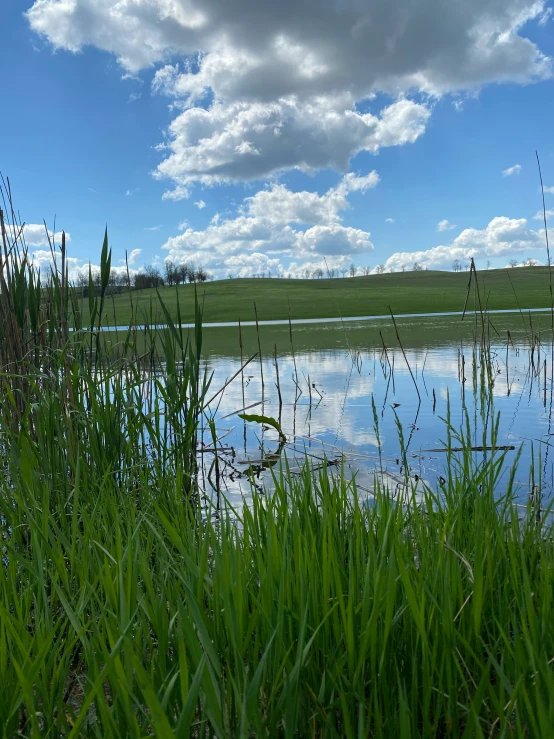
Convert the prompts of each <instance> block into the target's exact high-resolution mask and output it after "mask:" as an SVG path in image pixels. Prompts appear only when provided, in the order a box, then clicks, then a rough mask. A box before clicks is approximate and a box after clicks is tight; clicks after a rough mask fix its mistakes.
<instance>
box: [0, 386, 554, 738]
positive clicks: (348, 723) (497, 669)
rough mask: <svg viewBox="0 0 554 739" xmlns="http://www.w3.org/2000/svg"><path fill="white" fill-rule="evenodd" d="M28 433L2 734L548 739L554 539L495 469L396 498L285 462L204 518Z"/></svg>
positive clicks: (15, 496) (10, 487) (142, 475)
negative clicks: (516, 501) (257, 489)
mask: <svg viewBox="0 0 554 739" xmlns="http://www.w3.org/2000/svg"><path fill="white" fill-rule="evenodd" d="M124 392H125V391H124V390H123V388H120V389H119V390H118V392H117V393H116V397H115V398H114V400H113V402H114V406H115V407H117V406H118V405H119V400H118V398H117V396H119V395H121V394H122V393H123V394H124ZM104 402H106V399H104ZM46 410H47V408H46V407H45V408H44V411H45V412H46ZM51 410H52V409H50V411H51ZM50 418H51V415H50ZM106 418H107V417H106V416H105V415H101V414H100V411H99V410H95V411H94V413H93V414H91V418H90V420H89V421H88V422H86V426H85V427H84V428H83V431H85V429H86V430H88V431H89V432H91V431H92V430H93V428H98V429H104V430H105V429H106ZM42 423H44V424H45V426H48V427H49V428H52V427H54V428H56V429H57V430H58V432H61V430H62V429H61V419H60V418H59V417H55V420H54V421H52V420H48V419H47V417H46V415H45V416H44V419H43V421H42ZM131 436H132V434H131ZM40 438H41V435H40V434H39V441H36V440H33V439H32V438H31V436H30V435H29V434H27V433H25V432H24V433H23V434H20V437H19V443H18V445H17V450H16V449H12V454H11V456H10V465H9V470H10V476H9V482H8V480H7V479H6V478H4V479H3V481H2V489H1V496H0V501H1V515H2V520H3V523H4V531H3V558H4V567H3V573H2V575H3V576H2V580H1V583H0V666H1V670H2V684H1V687H0V726H1V727H2V730H3V734H2V735H3V736H5V737H12V736H23V737H47V736H52V737H53V736H66V737H67V736H68V737H81V736H82V737H137V739H138V737H144V736H152V735H153V736H157V737H160V739H162V738H163V739H166V738H167V737H171V736H175V737H183V739H184V738H186V737H191V736H192V737H200V736H201V737H215V736H217V737H220V738H221V737H233V738H234V737H253V736H271V737H281V736H282V737H307V736H316V737H384V738H388V737H391V736H395V737H396V736H397V737H402V738H404V737H405V738H406V739H407V738H408V737H431V736H433V737H435V736H437V737H490V736H492V737H508V736H510V737H511V736H516V737H547V736H549V735H550V733H549V732H550V731H551V727H552V726H553V725H554V673H553V669H552V658H553V656H554V578H553V577H552V573H553V571H554V546H553V536H554V530H553V528H552V523H551V517H550V516H548V515H547V516H545V517H543V518H542V519H541V522H540V523H539V524H537V518H536V511H535V510H534V509H533V507H532V506H531V505H530V506H529V508H528V509H527V510H524V511H523V518H520V517H519V515H518V512H517V511H516V509H515V508H514V506H513V505H512V490H511V484H510V483H509V482H507V494H506V495H505V497H504V498H503V499H502V500H500V501H498V500H495V491H496V488H497V485H498V479H499V476H500V475H501V474H502V473H503V474H504V475H508V476H509V475H510V474H512V475H513V474H514V471H513V470H512V471H511V473H510V471H509V470H508V469H506V468H505V466H504V462H503V458H502V457H501V456H499V457H497V458H492V459H489V461H488V462H487V463H486V464H485V465H481V464H478V463H475V462H474V461H473V460H472V455H471V453H470V452H469V451H466V452H465V454H462V455H460V456H458V457H454V456H452V457H450V458H449V460H448V465H449V470H450V474H449V475H448V479H447V482H446V484H445V486H444V489H443V490H442V491H440V493H437V494H436V495H435V494H433V492H432V491H427V492H426V494H425V496H424V499H423V501H422V502H419V503H416V501H415V499H412V498H411V497H410V496H409V495H408V496H407V499H406V505H405V506H404V507H403V506H401V505H398V504H395V503H394V502H393V500H392V499H391V498H390V497H389V495H388V494H387V493H386V492H385V491H382V492H381V493H378V495H377V498H376V502H375V505H374V506H372V507H367V506H364V505H363V502H362V501H360V500H359V499H358V497H357V495H356V488H355V485H354V484H352V483H347V482H346V481H345V480H343V479H340V478H339V479H337V480H336V481H332V480H330V479H329V478H328V477H327V475H326V474H323V475H322V474H317V473H313V472H312V471H311V470H310V469H309V468H308V467H307V468H306V470H305V472H304V474H303V475H302V476H301V477H300V478H294V477H292V476H289V475H288V473H287V472H286V470H285V471H284V472H283V473H282V475H281V476H280V477H279V478H278V479H277V484H276V490H275V492H274V494H273V495H272V496H271V497H265V496H262V495H259V494H257V493H254V494H253V498H252V506H251V508H244V509H243V510H241V511H238V512H235V511H232V510H231V509H229V508H225V507H224V509H223V510H222V511H221V512H220V513H219V515H218V517H217V518H216V519H212V518H211V517H210V516H208V517H207V518H202V517H201V515H200V514H201V511H200V510H199V509H198V508H197V507H196V506H195V505H194V503H193V502H192V501H191V499H190V498H187V497H186V496H185V495H184V490H183V485H182V480H183V474H184V473H185V469H186V468H183V467H182V465H181V464H179V463H177V464H174V463H172V462H171V461H170V462H169V464H168V466H167V467H166V468H165V469H164V468H163V467H162V466H159V465H157V464H155V463H154V464H153V465H149V464H147V461H146V457H143V456H142V455H141V454H140V453H139V452H138V451H137V452H135V453H133V454H132V455H131V456H130V457H128V462H129V464H123V465H118V466H113V464H111V463H110V456H109V455H107V454H106V453H105V451H104V448H102V447H95V446H93V445H91V446H89V447H86V445H85V443H84V442H85V440H84V439H83V440H82V441H83V449H82V452H83V453H84V456H83V462H82V464H81V465H80V466H77V468H76V469H71V470H70V474H69V475H67V474H63V469H62V468H61V466H60V463H61V462H62V460H64V459H65V460H66V461H67V457H66V454H67V452H66V450H63V449H59V450H57V449H56V448H55V447H54V448H52V449H50V453H49V455H48V456H47V457H45V456H44V452H45V451H46V450H45V449H44V447H42V442H41V441H40ZM453 441H454V444H453V445H456V446H458V445H459V444H460V443H463V440H462V442H460V440H459V439H453ZM466 448H468V447H467V443H466ZM127 453H129V451H128V452H127ZM112 458H113V455H112ZM512 479H513V478H512Z"/></svg>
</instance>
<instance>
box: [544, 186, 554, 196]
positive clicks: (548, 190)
mask: <svg viewBox="0 0 554 739" xmlns="http://www.w3.org/2000/svg"><path fill="white" fill-rule="evenodd" d="M544 191H545V192H548V193H550V194H551V195H554V187H545V188H544Z"/></svg>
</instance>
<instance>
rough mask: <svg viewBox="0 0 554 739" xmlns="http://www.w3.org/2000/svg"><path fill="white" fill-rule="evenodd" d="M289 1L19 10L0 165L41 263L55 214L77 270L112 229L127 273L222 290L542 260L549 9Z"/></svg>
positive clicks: (552, 85) (551, 203)
mask: <svg viewBox="0 0 554 739" xmlns="http://www.w3.org/2000/svg"><path fill="white" fill-rule="evenodd" d="M288 5H289V2H288V0H287V1H286V2H285V1H283V2H282V3H280V4H275V3H273V2H269V0H267V1H265V0H264V1H263V2H258V3H255V4H254V5H253V4H252V2H250V0H227V2H223V0H203V2H200V0H176V2H174V3H170V2H169V0H144V2H143V3H142V4H141V6H140V8H141V10H140V12H139V10H137V8H138V7H139V6H138V5H137V4H136V3H134V2H132V0H120V2H119V3H116V2H115V0H94V2H93V0H37V2H36V3H35V4H34V5H33V3H32V2H30V1H29V2H11V3H8V7H7V8H5V9H4V18H3V23H2V25H1V26H0V65H1V69H2V71H3V81H4V89H3V99H4V112H3V115H2V117H1V119H0V135H1V141H2V143H3V145H2V147H1V150H0V169H1V171H2V172H3V174H4V175H8V176H9V177H10V180H11V183H12V187H13V190H14V192H15V195H16V202H17V206H18V208H19V210H20V212H21V216H22V218H23V220H25V221H26V222H27V223H28V224H29V225H28V227H27V229H28V230H27V240H28V242H29V244H30V246H31V249H32V250H34V252H35V253H36V260H37V262H38V263H40V262H41V260H44V259H46V258H47V257H46V254H45V252H44V247H45V244H44V237H43V236H42V234H40V233H39V229H38V227H37V224H40V223H41V222H42V219H43V218H45V219H46V220H47V222H48V223H49V224H52V223H53V219H54V215H55V216H56V230H59V229H61V228H64V229H65V230H66V231H67V232H69V233H70V235H71V255H72V257H73V259H74V261H73V262H72V269H73V270H74V273H75V274H76V271H77V270H78V269H80V268H82V267H83V265H86V264H87V263H88V262H89V261H91V262H92V263H94V262H95V261H97V259H98V255H99V251H100V245H101V239H102V234H103V229H104V225H105V224H106V223H107V225H108V228H109V233H110V240H111V244H112V247H113V252H114V262H115V263H119V260H122V259H123V257H124V253H125V250H127V251H128V252H129V253H132V252H133V253H134V258H133V267H134V268H140V266H142V265H145V264H148V263H152V262H154V263H159V264H160V265H163V261H164V260H165V259H168V258H172V259H173V260H175V261H177V262H183V261H187V260H193V261H194V262H195V263H197V264H203V265H204V266H205V267H206V268H207V269H208V270H209V271H210V272H211V273H212V274H213V275H214V276H215V277H220V278H221V277H226V276H227V275H228V274H233V275H237V276H238V275H243V276H246V275H249V274H256V273H260V272H265V273H267V272H269V271H271V273H272V274H273V275H277V274H290V273H292V274H302V273H303V272H304V270H305V269H306V268H308V269H309V270H313V269H315V268H317V267H318V266H322V267H323V268H324V269H325V264H327V265H329V266H330V267H337V268H340V267H343V266H347V265H349V264H350V263H352V262H353V263H354V264H355V265H357V266H359V267H362V266H367V265H369V266H371V268H372V269H374V268H375V267H376V266H377V265H379V264H383V265H385V266H386V268H387V269H402V268H404V269H406V268H407V269H410V268H411V265H412V264H413V262H414V261H418V262H419V263H421V264H422V265H423V266H426V267H428V268H441V269H448V268H450V265H451V263H452V260H453V259H454V258H459V259H460V260H461V261H462V262H465V261H467V260H468V258H469V256H474V257H475V259H476V262H477V266H478V267H482V268H484V267H485V265H486V263H487V262H490V263H491V264H492V265H493V266H504V265H506V264H507V263H508V262H509V260H511V259H514V258H515V259H517V261H518V262H521V261H523V260H524V259H527V258H529V257H531V258H533V259H536V260H539V261H541V262H544V260H545V254H544V248H543V243H544V234H543V233H542V232H541V227H542V224H541V222H540V221H539V220H537V219H535V215H536V214H537V212H538V211H539V209H540V208H541V198H540V192H539V189H538V173H537V167H536V160H535V149H537V150H538V151H539V154H540V156H541V163H542V169H543V175H544V180H545V185H546V186H547V187H551V188H552V189H553V192H552V193H550V192H547V193H546V199H547V208H548V209H552V210H553V211H554V139H553V137H552V123H553V121H554V81H553V78H552V64H551V59H550V57H551V56H554V20H553V17H554V15H553V14H552V12H551V9H550V7H549V4H548V3H542V2H532V1H531V0H502V1H501V0H466V2H465V3H464V4H463V5H464V12H463V13H461V14H460V10H459V5H462V4H452V3H447V2H444V0H425V1H424V2H422V3H419V4H418V6H417V9H416V10H415V11H414V5H413V3H411V2H409V0H396V2H395V3H390V2H389V0H387V1H386V2H385V0H374V2H373V3H371V12H369V11H367V10H366V9H364V8H365V7H366V6H369V5H370V4H367V3H362V4H360V3H359V2H357V0H341V2H338V3H337V2H331V0H304V1H303V2H302V3H298V2H296V3H292V2H291V3H290V9H289V8H287V6H288ZM391 6H392V10H391ZM27 11H30V12H29V13H27ZM429 19H432V20H431V21H430V20H429ZM160 145H161V146H160ZM515 165H519V169H518V171H513V173H511V174H507V175H503V174H502V173H503V171H506V170H509V169H510V168H513V167H515ZM372 173H374V174H372ZM164 194H165V197H164ZM199 203H200V205H202V206H203V207H201V208H200V207H198V204H199ZM553 215H554V213H553ZM387 219H389V221H387ZM391 220H392V221H393V222H390V221H391ZM441 222H445V223H444V224H443V227H442V228H443V230H442V231H439V230H438V224H439V223H441ZM139 250H140V251H139Z"/></svg>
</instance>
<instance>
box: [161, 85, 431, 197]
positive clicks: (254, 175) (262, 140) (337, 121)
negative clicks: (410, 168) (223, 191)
mask: <svg viewBox="0 0 554 739" xmlns="http://www.w3.org/2000/svg"><path fill="white" fill-rule="evenodd" d="M429 115H430V113H429V110H428V109H427V108H426V107H425V106H424V105H422V104H419V103H415V102H413V101H410V100H399V101H397V102H395V103H392V104H391V105H389V106H387V107H386V108H385V109H384V110H382V111H381V113H380V114H379V115H373V114H371V113H360V112H359V111H357V110H355V108H354V101H353V99H352V98H351V97H350V96H349V95H337V96H333V97H331V96H321V97H319V98H318V99H311V100H307V101H300V100H299V99H298V98H295V97H290V98H287V99H281V100H278V101H275V102H271V103H265V102H263V103H260V102H236V103H233V104H230V105H225V104H223V103H219V102H215V103H214V104H213V105H212V106H210V108H208V109H204V108H200V107H193V108H188V109H187V110H185V111H183V112H182V113H181V114H180V115H179V116H178V117H177V118H176V119H175V120H174V121H173V122H172V123H171V125H170V127H169V144H168V148H169V151H170V152H171V153H170V154H169V155H168V156H167V157H166V158H165V159H164V161H163V162H161V163H160V164H159V166H158V167H157V168H156V170H155V173H154V175H155V177H156V178H157V179H169V180H172V181H173V182H174V183H175V184H176V187H175V188H174V190H172V191H169V192H168V193H167V194H166V197H169V198H172V199H175V200H178V199H181V198H185V197H188V195H189V193H190V186H191V185H192V184H193V183H194V182H199V183H201V184H203V185H215V184H221V183H229V182H234V181H248V180H260V179H264V178H267V177H269V176H271V175H275V174H279V173H281V172H283V171H285V170H287V169H293V168H294V169H299V170H301V171H304V172H314V171H316V170H318V169H322V168H325V167H331V168H333V169H335V170H338V171H345V170H347V169H348V165H349V162H350V159H351V158H352V156H354V155H355V154H357V153H358V152H360V151H362V150H365V151H371V152H377V151H378V150H379V149H380V148H381V147H387V146H398V145H402V144H406V143H410V142H414V141H415V140H416V139H417V138H419V136H421V134H422V133H423V132H424V131H425V125H426V123H427V119H428V118H429Z"/></svg>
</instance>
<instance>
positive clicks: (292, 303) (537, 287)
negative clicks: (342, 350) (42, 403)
mask: <svg viewBox="0 0 554 739" xmlns="http://www.w3.org/2000/svg"><path fill="white" fill-rule="evenodd" d="M468 278H469V273H468V272H458V273H454V272H440V271H423V272H398V273H393V274H383V275H370V276H368V277H354V278H343V279H331V280H330V279H321V280H292V279H234V280H220V281H216V282H210V283H205V284H202V285H198V286H195V285H181V286H179V287H178V288H175V287H171V288H170V287H164V288H161V289H160V295H161V296H162V298H163V300H164V302H165V304H166V306H167V307H168V309H169V311H170V312H171V314H172V316H173V317H176V315H177V309H176V308H177V295H178V296H179V302H180V306H181V316H182V320H183V321H184V322H187V321H190V320H192V318H193V315H194V295H195V287H196V291H197V293H198V296H199V298H200V300H201V301H202V302H203V304H204V321H205V322H215V321H236V320H238V319H239V318H240V319H241V320H242V321H251V320H254V319H255V315H254V303H255V304H256V306H257V310H258V318H259V320H260V321H263V320H275V319H286V318H288V315H289V308H290V315H291V316H292V318H296V319H300V318H332V317H338V316H342V317H343V318H345V317H349V316H350V317H351V316H364V315H385V314H388V312H389V306H390V307H391V308H392V310H393V312H394V313H396V314H399V313H433V312H439V311H459V310H462V308H463V305H464V302H465V299H466V294H467V287H468ZM478 280H479V289H480V293H481V297H482V300H483V304H484V303H486V304H487V306H488V308H489V309H490V310H494V309H507V308H520V307H521V308H548V307H550V292H549V275H548V268H547V267H526V268H519V269H499V270H489V271H487V272H480V273H478ZM132 299H133V303H134V305H135V308H138V309H139V311H140V312H141V314H142V313H143V312H145V313H146V314H147V315H150V312H151V309H152V317H153V318H154V319H159V318H160V310H159V304H158V300H157V296H156V290H154V289H150V290H140V291H134V292H133V293H132ZM474 302H475V298H474V292H473V288H472V292H471V296H470V299H469V301H468V307H469V308H471V307H473V305H474ZM87 306H88V302H87V301H86V300H84V301H83V302H82V310H83V317H84V319H85V320H86V316H87ZM107 312H108V319H109V321H110V323H117V324H118V325H125V324H127V323H128V321H129V319H130V316H131V308H130V297H129V294H128V293H122V294H120V295H116V296H114V297H113V299H112V298H111V297H110V298H109V300H108V303H107Z"/></svg>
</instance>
